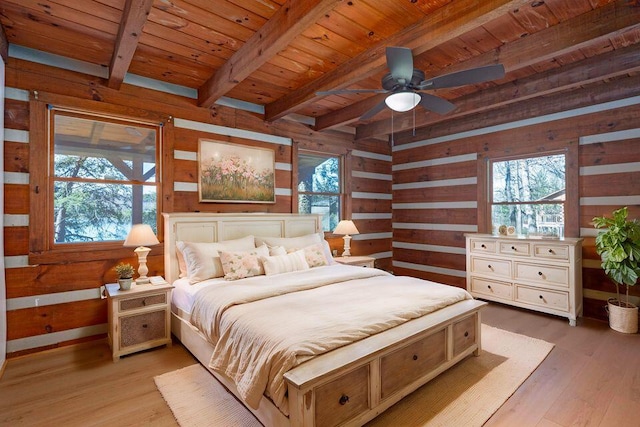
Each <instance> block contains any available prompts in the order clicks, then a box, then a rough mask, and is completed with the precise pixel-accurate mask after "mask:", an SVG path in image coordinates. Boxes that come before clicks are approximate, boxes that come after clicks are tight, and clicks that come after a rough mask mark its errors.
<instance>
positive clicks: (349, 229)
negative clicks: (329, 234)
mask: <svg viewBox="0 0 640 427" xmlns="http://www.w3.org/2000/svg"><path fill="white" fill-rule="evenodd" d="M333 234H343V235H344V236H343V237H342V238H343V239H344V252H343V253H342V256H351V250H350V249H351V236H350V234H360V232H359V231H358V229H357V228H356V225H355V224H354V223H353V221H351V220H342V221H340V222H339V223H338V226H337V227H336V229H335V230H333Z"/></svg>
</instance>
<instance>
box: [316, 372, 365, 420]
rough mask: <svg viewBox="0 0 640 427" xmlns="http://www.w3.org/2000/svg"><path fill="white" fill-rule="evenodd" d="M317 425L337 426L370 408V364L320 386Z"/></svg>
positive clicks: (317, 394)
mask: <svg viewBox="0 0 640 427" xmlns="http://www.w3.org/2000/svg"><path fill="white" fill-rule="evenodd" d="M315 393H316V406H315V414H316V416H315V425H316V426H336V425H339V424H341V423H343V422H344V421H347V420H349V419H351V418H353V417H355V416H356V415H358V414H361V413H363V412H364V411H366V410H367V409H368V408H369V365H364V366H361V367H359V368H357V369H355V370H353V371H351V372H350V373H348V374H346V375H342V376H341V377H339V378H336V379H335V380H333V381H331V382H329V383H327V384H324V385H322V386H320V387H318V388H317V389H316V391H315Z"/></svg>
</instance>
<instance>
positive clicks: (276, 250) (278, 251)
mask: <svg viewBox="0 0 640 427" xmlns="http://www.w3.org/2000/svg"><path fill="white" fill-rule="evenodd" d="M262 246H266V245H262ZM286 254H287V250H286V249H285V248H283V247H282V246H269V256H276V255H286Z"/></svg>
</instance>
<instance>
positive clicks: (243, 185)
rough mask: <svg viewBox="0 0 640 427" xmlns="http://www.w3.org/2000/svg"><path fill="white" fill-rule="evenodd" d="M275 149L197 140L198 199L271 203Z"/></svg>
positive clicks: (273, 194)
mask: <svg viewBox="0 0 640 427" xmlns="http://www.w3.org/2000/svg"><path fill="white" fill-rule="evenodd" d="M275 190H276V189H275V151H274V150H270V149H268V148H259V147H248V146H245V145H238V144H231V143H227V142H220V141H212V140H207V139H200V140H199V141H198V192H199V195H200V201H201V202H218V203H275V201H276V191H275Z"/></svg>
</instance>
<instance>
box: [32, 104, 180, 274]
mask: <svg viewBox="0 0 640 427" xmlns="http://www.w3.org/2000/svg"><path fill="white" fill-rule="evenodd" d="M29 108H30V120H29V126H30V132H29V135H30V138H29V159H30V160H29V175H30V179H29V213H28V215H29V263H30V264H55V263H60V262H70V261H81V260H100V259H114V258H121V257H123V256H128V255H130V252H131V251H130V249H129V248H124V247H123V246H122V244H123V242H124V240H119V241H105V242H74V243H54V234H53V233H54V230H53V226H54V224H53V197H54V194H53V182H54V179H53V178H54V177H53V175H52V172H53V169H52V168H53V156H54V153H53V150H54V145H53V144H54V142H53V138H52V134H51V133H50V132H52V131H53V129H50V126H49V124H50V121H49V120H50V119H51V117H50V111H49V110H50V109H51V108H56V109H58V110H63V111H65V112H73V113H76V114H78V115H79V116H81V117H83V118H87V117H91V116H93V117H96V118H105V119H108V120H112V121H116V122H132V123H138V124H142V125H146V126H157V135H156V172H155V173H156V182H155V186H156V195H157V197H156V199H157V200H156V209H157V213H156V227H157V231H158V232H157V236H158V239H159V240H160V241H162V239H163V230H162V201H163V199H164V198H165V197H166V194H165V193H166V190H165V189H164V187H163V185H162V181H163V168H162V160H163V150H162V148H163V139H164V132H165V126H163V124H164V123H167V122H168V121H169V116H166V115H163V114H158V113H154V112H149V111H146V110H137V109H134V108H125V107H120V106H117V105H103V103H100V102H97V101H88V100H83V99H75V98H70V97H67V96H64V95H56V94H49V93H38V94H35V93H34V96H33V97H32V99H31V100H30V103H29ZM50 174H51V175H50ZM128 182H129V181H122V182H120V183H128Z"/></svg>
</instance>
